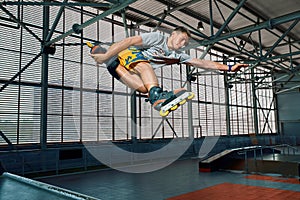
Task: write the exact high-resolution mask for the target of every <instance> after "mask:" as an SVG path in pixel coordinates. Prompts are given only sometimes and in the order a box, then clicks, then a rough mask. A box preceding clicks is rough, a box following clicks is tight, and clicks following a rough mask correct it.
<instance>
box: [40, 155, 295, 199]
mask: <svg viewBox="0 0 300 200" xmlns="http://www.w3.org/2000/svg"><path fill="white" fill-rule="evenodd" d="M246 175H247V174H243V173H237V172H236V173H232V172H212V173H199V172H198V160H181V161H176V162H175V163H173V164H171V165H169V166H168V167H166V168H164V169H161V170H158V171H155V172H150V173H142V174H132V173H124V172H120V171H116V170H112V169H108V170H101V171H95V172H86V173H81V174H72V175H63V176H56V177H48V178H41V179H39V181H42V182H45V183H49V184H52V185H55V186H59V187H62V188H66V189H69V190H72V191H76V192H79V193H83V194H86V195H89V196H92V197H96V198H99V199H104V200H110V199H113V200H119V199H121V200H127V199H128V200H141V199H143V200H148V199H149V200H159V199H166V198H169V197H173V196H177V195H180V194H184V193H188V192H192V191H195V190H199V189H203V188H206V187H210V186H214V185H217V184H221V183H225V182H226V183H237V184H246V185H252V186H263V187H268V188H276V189H281V190H292V191H298V192H300V185H299V184H288V183H279V182H270V181H262V180H251V179H246V178H244V177H245V176H246ZM216 192H217V191H216ZM258 198H260V199H263V197H258ZM295 199H300V193H299V196H298V197H295Z"/></svg>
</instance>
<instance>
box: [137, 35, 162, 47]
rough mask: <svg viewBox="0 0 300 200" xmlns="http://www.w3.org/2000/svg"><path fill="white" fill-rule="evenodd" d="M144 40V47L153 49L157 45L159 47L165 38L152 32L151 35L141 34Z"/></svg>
mask: <svg viewBox="0 0 300 200" xmlns="http://www.w3.org/2000/svg"><path fill="white" fill-rule="evenodd" d="M141 37H142V40H143V46H144V47H151V46H155V45H159V44H161V43H162V42H163V41H164V39H165V38H164V36H163V35H161V34H160V33H158V32H151V33H143V34H141Z"/></svg>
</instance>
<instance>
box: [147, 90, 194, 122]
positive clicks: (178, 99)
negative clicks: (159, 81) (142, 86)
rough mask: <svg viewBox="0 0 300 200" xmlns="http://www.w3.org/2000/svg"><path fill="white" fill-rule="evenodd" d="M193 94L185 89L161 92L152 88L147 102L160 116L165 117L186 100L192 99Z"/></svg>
mask: <svg viewBox="0 0 300 200" xmlns="http://www.w3.org/2000/svg"><path fill="white" fill-rule="evenodd" d="M194 96H195V95H194V93H193V92H189V91H187V90H186V89H185V88H179V89H176V90H174V91H170V92H168V91H163V90H162V88H160V87H156V86H155V87H152V88H151V89H150V91H149V99H148V100H149V101H150V103H151V104H152V106H153V107H154V109H155V110H158V111H159V114H160V116H162V117H166V116H168V114H169V113H170V112H172V111H174V110H177V108H178V107H179V106H180V105H183V104H185V103H186V102H187V101H188V100H191V99H193V98H194Z"/></svg>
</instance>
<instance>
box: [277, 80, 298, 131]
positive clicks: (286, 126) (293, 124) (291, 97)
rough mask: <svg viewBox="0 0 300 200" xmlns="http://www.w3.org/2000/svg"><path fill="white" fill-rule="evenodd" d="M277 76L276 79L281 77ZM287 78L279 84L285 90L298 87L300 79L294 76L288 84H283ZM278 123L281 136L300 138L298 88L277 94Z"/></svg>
mask: <svg viewBox="0 0 300 200" xmlns="http://www.w3.org/2000/svg"><path fill="white" fill-rule="evenodd" d="M282 76H283V74H281V75H277V76H276V78H279V77H282ZM287 80H288V77H287V78H285V79H281V80H280V83H281V84H282V85H283V86H284V88H285V89H287V88H291V87H294V86H298V85H300V78H299V77H298V76H294V77H293V78H292V79H291V80H290V82H288V83H287V84H284V83H285V81H287ZM277 105H278V121H279V123H278V124H279V129H280V132H281V134H283V135H285V136H300V90H299V88H296V89H293V90H290V91H286V92H282V93H278V94H277Z"/></svg>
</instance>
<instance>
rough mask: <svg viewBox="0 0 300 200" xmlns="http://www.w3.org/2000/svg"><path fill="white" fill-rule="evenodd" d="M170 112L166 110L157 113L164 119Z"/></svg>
mask: <svg viewBox="0 0 300 200" xmlns="http://www.w3.org/2000/svg"><path fill="white" fill-rule="evenodd" d="M169 113H170V112H169V111H168V110H167V111H166V112H163V111H162V110H161V111H159V114H160V116H162V117H166V116H167V115H168V114H169Z"/></svg>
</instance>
